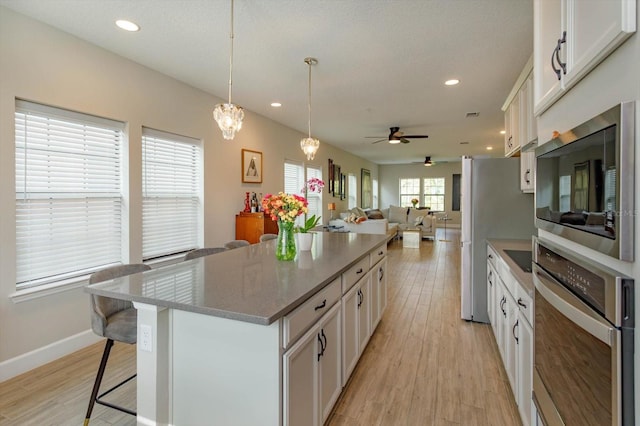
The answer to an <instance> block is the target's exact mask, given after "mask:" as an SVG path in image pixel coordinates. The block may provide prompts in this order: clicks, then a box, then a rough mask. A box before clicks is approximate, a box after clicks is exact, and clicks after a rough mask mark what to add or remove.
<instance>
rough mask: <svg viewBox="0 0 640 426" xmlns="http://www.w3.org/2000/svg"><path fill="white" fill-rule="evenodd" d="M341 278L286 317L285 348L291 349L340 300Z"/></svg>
mask: <svg viewBox="0 0 640 426" xmlns="http://www.w3.org/2000/svg"><path fill="white" fill-rule="evenodd" d="M341 296H342V293H340V278H336V279H335V280H333V281H332V282H331V283H330V284H328V285H327V286H326V287H325V288H323V289H322V290H320V291H319V292H318V293H316V294H314V295H313V296H311V298H310V299H309V300H307V301H306V302H304V303H303V304H302V305H300V306H298V307H297V308H296V309H295V310H294V311H293V312H291V313H290V314H288V315H285V317H284V321H283V329H284V330H283V340H284V341H283V346H284V347H285V348H287V347H289V345H290V344H291V343H293V342H294V341H295V340H296V339H297V338H298V337H299V336H300V335H301V334H302V333H303V332H304V331H305V330H307V329H308V328H309V327H310V326H311V325H313V324H314V323H315V322H316V321H317V320H318V319H319V318H320V317H321V316H322V315H324V314H325V313H326V312H327V311H328V310H329V309H331V307H332V306H333V305H334V304H335V303H336V302H337V301H338V300H339V299H340V297H341Z"/></svg>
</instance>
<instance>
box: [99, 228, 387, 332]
mask: <svg viewBox="0 0 640 426" xmlns="http://www.w3.org/2000/svg"><path fill="white" fill-rule="evenodd" d="M314 239H315V241H314V243H313V247H312V250H311V251H310V252H299V253H298V256H297V258H296V260H295V261H291V262H285V261H277V260H276V257H275V247H276V240H271V241H267V242H265V243H260V244H252V245H250V246H247V247H241V248H238V249H234V250H229V251H226V252H222V253H217V254H215V255H211V256H206V257H202V258H198V259H194V260H190V261H187V262H181V263H179V264H176V265H170V266H166V267H162V268H158V269H154V270H151V271H147V272H142V273H139V274H135V275H130V276H128V277H123V278H118V279H115V280H112V281H107V282H104V283H99V284H93V285H90V286H88V287H86V291H87V292H89V293H93V294H97V295H101V296H108V297H112V298H115V299H122V300H130V301H133V302H139V303H145V304H150V305H155V306H161V307H167V308H174V309H180V310H184V311H189V312H194V313H199V314H204V315H212V316H217V317H222V318H228V319H233V320H238V321H245V322H251V323H255V324H262V325H269V324H271V323H273V322H274V321H276V320H278V319H279V318H281V317H282V316H284V315H285V314H287V313H288V312H290V311H292V310H293V309H295V308H296V307H297V306H298V305H300V304H301V303H302V302H304V301H305V300H306V299H308V298H309V297H310V296H311V295H313V294H314V293H316V292H317V291H318V290H320V289H321V288H322V287H324V285H326V284H328V283H329V282H330V281H331V280H333V279H335V278H336V277H338V276H339V275H340V273H341V272H342V271H344V270H345V269H347V268H348V267H349V266H351V265H352V264H354V263H356V262H357V261H358V260H359V259H361V258H362V257H363V256H365V255H366V254H367V253H368V252H369V251H371V250H373V249H374V248H375V247H377V246H379V245H381V244H383V243H385V242H386V236H385V235H374V234H355V233H327V232H320V233H316V235H315V237H314Z"/></svg>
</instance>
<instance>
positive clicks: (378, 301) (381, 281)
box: [370, 259, 387, 333]
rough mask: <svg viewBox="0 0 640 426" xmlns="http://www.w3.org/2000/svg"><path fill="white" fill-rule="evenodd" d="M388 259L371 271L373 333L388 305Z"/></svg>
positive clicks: (371, 325) (371, 323) (371, 322)
mask: <svg viewBox="0 0 640 426" xmlns="http://www.w3.org/2000/svg"><path fill="white" fill-rule="evenodd" d="M386 268H387V260H386V259H384V260H382V261H381V262H379V263H378V264H377V265H375V266H374V268H373V270H372V271H371V321H370V329H371V333H373V330H375V329H376V327H377V326H378V323H379V322H380V318H382V313H383V312H384V310H385V308H386V307H387V275H386Z"/></svg>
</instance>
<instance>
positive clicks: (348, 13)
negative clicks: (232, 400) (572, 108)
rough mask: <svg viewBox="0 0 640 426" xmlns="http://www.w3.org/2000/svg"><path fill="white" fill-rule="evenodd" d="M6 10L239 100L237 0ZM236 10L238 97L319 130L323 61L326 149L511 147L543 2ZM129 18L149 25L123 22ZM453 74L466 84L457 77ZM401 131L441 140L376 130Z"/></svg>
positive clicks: (400, 159)
mask: <svg viewBox="0 0 640 426" xmlns="http://www.w3.org/2000/svg"><path fill="white" fill-rule="evenodd" d="M0 5H2V6H6V7H8V8H11V9H13V10H15V11H17V12H19V13H22V14H25V15H27V16H30V17H33V18H35V19H37V20H40V21H43V22H45V23H47V24H50V25H52V26H54V27H57V28H59V29H61V30H63V31H66V32H68V33H71V34H73V35H75V36H77V37H79V38H82V39H85V40H87V41H89V42H91V43H93V44H96V45H98V46H101V47H103V48H104V49H107V50H110V51H112V52H115V53H117V54H118V55H121V56H124V57H126V58H129V59H131V60H133V61H136V62H138V63H140V64H143V65H145V66H147V67H149V68H152V69H154V70H157V71H159V72H161V73H164V74H166V75H169V76H171V77H174V78H176V79H178V80H180V81H183V82H185V83H187V84H189V85H191V86H194V87H197V88H199V89H202V90H204V91H206V92H209V93H211V94H213V95H215V96H218V97H220V98H222V99H225V100H226V99H227V96H228V78H229V21H230V0H109V1H105V0H55V1H51V0H0ZM234 13H235V19H234V21H235V22H234V25H235V38H234V63H233V102H234V103H236V104H239V105H241V106H243V107H244V108H246V109H249V110H251V111H254V112H257V113H259V114H261V115H264V116H266V117H268V118H270V119H272V120H274V121H277V122H279V123H282V124H284V125H286V126H288V127H291V128H294V129H297V130H299V131H301V132H303V133H307V84H308V66H307V65H306V64H305V63H304V58H305V57H308V56H311V57H315V58H317V59H318V64H317V65H315V66H314V67H313V69H312V102H311V107H312V118H311V133H312V136H313V137H316V138H318V139H320V142H321V145H320V149H322V143H329V144H331V145H334V146H337V147H340V148H342V149H344V150H346V151H349V152H352V153H354V154H356V155H358V156H360V157H363V158H366V159H368V160H370V161H372V162H374V163H378V164H403V163H411V162H416V161H424V157H425V156H427V155H428V156H431V157H432V159H433V160H435V161H447V160H449V161H450V160H457V159H459V157H460V156H461V155H475V156H480V155H483V156H484V155H490V156H502V155H503V153H504V148H503V146H504V145H503V137H502V135H500V134H499V131H500V130H501V129H502V128H503V127H504V118H503V117H504V115H503V112H502V111H501V107H502V104H503V103H504V101H505V99H506V97H507V96H508V94H509V92H510V91H511V88H512V86H513V84H514V83H515V81H516V79H517V77H518V75H519V74H520V72H521V70H522V68H523V67H524V65H525V64H526V62H527V60H528V59H529V57H530V55H531V53H532V51H533V5H532V0H305V1H301V0H236V1H235V12H234ZM122 18H124V19H129V20H132V21H134V22H136V23H137V24H138V25H140V27H141V30H140V31H139V32H137V33H127V32H124V31H122V30H120V29H118V28H117V27H116V26H115V25H114V21H115V20H116V19H122ZM451 78H456V79H459V80H460V84H458V85H456V86H445V85H444V81H445V80H448V79H451ZM274 101H278V102H281V103H282V107H281V108H273V107H271V106H270V104H271V102H274ZM470 112H477V113H479V115H478V116H477V117H474V118H466V115H467V113H470ZM245 120H246V119H245ZM245 125H248V123H247V124H245ZM392 126H398V127H400V129H401V131H404V132H405V133H406V134H428V135H429V138H428V139H414V140H412V141H411V143H409V144H398V145H391V144H388V143H386V142H381V143H377V144H372V141H374V140H376V139H366V138H365V137H366V136H380V137H381V138H382V137H386V136H387V135H388V134H389V127H392ZM461 142H468V144H461ZM295 143H297V141H296V142H295ZM487 146H492V147H493V148H494V149H493V151H487V150H486V147H487Z"/></svg>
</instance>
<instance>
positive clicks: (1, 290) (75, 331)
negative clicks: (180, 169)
mask: <svg viewBox="0 0 640 426" xmlns="http://www.w3.org/2000/svg"><path fill="white" fill-rule="evenodd" d="M222 59H223V58H221V60H222ZM0 76H1V79H0V271H1V273H0V381H2V379H3V378H7V377H10V376H12V375H13V374H15V373H16V369H17V367H16V366H17V365H18V364H19V365H21V366H27V367H29V366H33V365H32V361H30V359H31V360H34V359H40V360H42V361H46V360H49V359H50V358H52V357H54V355H47V354H46V353H44V354H43V352H47V351H48V353H50V354H55V353H56V351H55V350H51V347H49V348H45V349H44V350H42V348H44V347H45V346H47V345H53V346H56V345H57V350H58V352H60V353H59V355H62V354H63V353H64V352H65V350H66V349H65V345H67V346H66V348H67V349H71V350H72V349H74V347H73V344H67V343H68V341H69V340H74V339H75V340H74V341H75V344H76V346H77V345H78V344H86V343H87V342H88V341H89V340H88V339H89V338H88V337H87V336H90V335H91V334H90V333H88V332H87V330H88V329H89V328H90V322H89V303H88V296H87V295H86V294H85V293H84V292H83V291H82V289H81V288H76V289H74V290H69V291H65V292H62V293H58V294H54V295H50V296H45V297H40V298H36V299H33V300H29V301H24V302H20V303H14V302H13V301H12V299H11V298H10V295H11V294H12V293H14V292H15V275H16V274H15V207H14V206H15V204H14V203H15V202H14V200H15V179H14V173H15V165H14V150H15V143H14V141H15V139H14V124H13V123H14V121H13V120H14V111H15V98H22V99H27V100H31V101H34V102H39V103H43V104H48V105H53V106H58V107H62V108H66V109H71V110H76V111H80V112H85V113H89V114H93V115H97V116H102V117H108V118H111V119H115V120H120V121H123V122H125V123H127V132H128V149H125V152H126V153H125V156H126V157H128V158H126V159H125V164H126V163H127V162H128V172H129V180H128V186H127V185H125V188H126V192H127V194H125V199H126V205H127V207H128V212H129V214H128V216H127V220H128V229H127V232H128V236H129V238H128V247H126V252H127V253H128V255H127V256H128V258H126V259H124V261H125V262H139V261H140V260H141V241H142V236H141V195H140V194H141V167H140V162H141V153H140V137H141V127H142V126H148V127H151V128H154V129H159V130H164V131H168V132H172V133H177V134H181V135H185V136H189V137H193V138H197V139H201V140H202V141H203V143H204V194H205V200H204V243H205V245H206V246H220V245H222V244H223V243H224V242H226V241H228V240H232V239H234V238H235V215H236V214H237V213H238V212H239V211H240V210H242V209H243V207H244V194H245V192H246V191H253V192H262V193H265V194H266V193H268V192H278V191H280V190H282V187H283V180H284V177H283V162H284V160H285V158H287V159H292V160H297V161H303V160H304V156H303V154H302V151H301V150H300V148H299V141H300V139H301V138H302V137H304V136H305V135H304V134H302V133H300V132H297V131H295V130H292V129H290V128H288V127H285V126H283V125H280V124H277V123H275V122H273V121H271V120H268V119H266V118H265V117H263V116H260V115H257V114H255V113H253V112H251V111H246V116H245V122H244V125H243V128H242V131H241V132H240V133H238V135H237V136H236V138H235V140H233V141H225V140H223V138H222V135H221V132H220V131H219V130H218V128H217V125H216V123H215V122H214V120H213V118H212V110H213V107H214V105H215V104H217V103H219V102H220V101H221V100H220V99H218V98H215V97H214V96H211V95H209V94H207V93H205V92H202V91H200V90H197V89H195V88H193V87H190V86H187V85H185V84H183V83H180V82H178V81H176V80H174V79H172V78H170V77H167V76H165V75H162V74H160V73H157V72H155V71H152V70H150V69H148V68H145V67H143V66H141V65H139V64H136V63H134V62H132V61H129V60H127V59H124V58H122V57H119V56H117V55H114V54H112V53H110V52H107V51H105V50H103V49H101V48H99V47H96V46H94V45H91V44H88V43H86V42H84V41H82V40H79V39H77V38H75V37H73V36H71V35H69V34H67V33H63V32H61V31H58V30H56V29H54V28H52V27H49V26H46V25H43V24H41V23H39V22H37V21H34V20H31V19H29V18H26V17H24V16H22V15H19V14H16V13H15V12H13V11H11V10H9V9H6V8H2V7H0ZM219 77H220V78H221V79H224V78H227V76H223V75H221V76H219ZM212 78H213V77H212ZM237 101H238V102H242V100H241V99H238V100H237ZM242 148H246V149H251V150H256V151H261V152H262V153H263V161H264V164H263V175H264V176H263V183H262V184H243V183H241V178H240V176H241V170H240V168H241V149H242ZM328 158H332V159H333V160H334V161H335V162H336V163H337V164H340V165H341V166H342V170H343V173H349V172H351V173H354V174H356V176H358V179H359V178H360V169H361V168H367V169H369V170H370V171H371V176H372V178H376V177H377V175H378V168H377V165H375V164H372V163H370V162H368V161H365V160H363V159H360V158H358V157H355V156H353V155H351V154H348V153H346V152H344V151H342V150H339V149H337V148H334V147H332V146H330V145H328V144H327V143H326V142H325V141H321V146H320V150H319V152H318V155H317V157H316V159H315V161H313V162H312V163H313V164H316V165H319V166H322V168H323V175H324V176H325V177H326V173H327V159H328ZM330 201H337V199H333V198H331V197H330V196H328V195H326V194H324V200H323V204H324V213H323V215H324V216H325V217H326V218H328V216H329V212H328V211H327V209H326V204H327V202H330ZM338 203H339V204H341V203H340V202H338ZM344 204H345V206H346V200H345V201H344ZM339 208H340V206H339ZM79 335H82V336H84V337H82V338H78V336H79ZM65 339H66V340H65ZM60 342H62V343H60ZM59 343H60V344H59ZM60 346H62V347H60ZM31 351H35V352H36V353H37V352H40V354H39V357H38V356H35V355H34V352H31ZM55 356H57V355H55ZM18 361H20V362H18ZM20 368H23V367H20ZM25 368H26V367H25ZM23 369H24V368H23ZM18 372H19V371H18Z"/></svg>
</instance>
